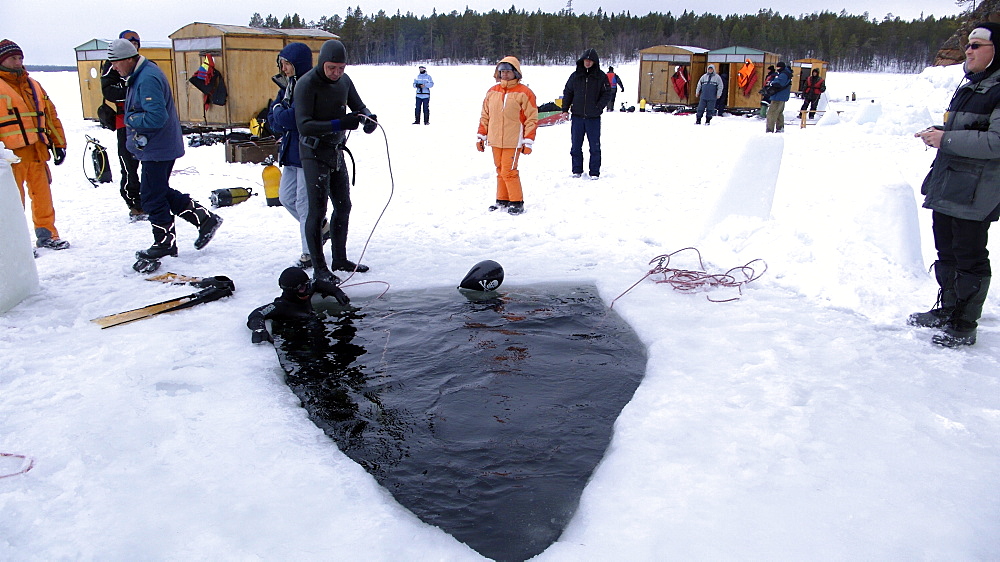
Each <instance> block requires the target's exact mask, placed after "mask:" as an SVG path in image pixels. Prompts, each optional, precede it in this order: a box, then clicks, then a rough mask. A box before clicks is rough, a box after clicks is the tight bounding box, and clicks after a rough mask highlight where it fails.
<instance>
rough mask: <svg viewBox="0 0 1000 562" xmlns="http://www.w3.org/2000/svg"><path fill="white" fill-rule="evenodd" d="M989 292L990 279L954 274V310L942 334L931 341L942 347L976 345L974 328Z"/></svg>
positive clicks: (960, 273) (976, 325)
mask: <svg viewBox="0 0 1000 562" xmlns="http://www.w3.org/2000/svg"><path fill="white" fill-rule="evenodd" d="M989 290H990V278H989V277H979V276H977V275H972V274H970V273H963V272H957V273H956V274H955V294H956V295H957V297H958V300H957V301H956V302H955V310H954V311H953V312H952V314H951V318H949V319H948V323H947V324H945V327H944V333H941V334H938V335H936V336H934V337H933V338H931V341H932V342H933V343H935V344H937V345H942V346H944V347H959V346H963V345H973V344H975V343H976V328H978V327H979V322H978V321H979V318H980V316H982V315H983V304H984V303H985V302H986V293H988V292H989Z"/></svg>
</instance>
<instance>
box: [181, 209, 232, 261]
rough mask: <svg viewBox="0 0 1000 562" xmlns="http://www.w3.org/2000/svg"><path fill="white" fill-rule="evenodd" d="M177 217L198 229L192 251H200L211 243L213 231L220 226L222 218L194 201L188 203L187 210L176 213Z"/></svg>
mask: <svg viewBox="0 0 1000 562" xmlns="http://www.w3.org/2000/svg"><path fill="white" fill-rule="evenodd" d="M177 216H178V217H180V218H182V219H184V220H186V221H188V222H189V223H191V224H193V225H194V226H195V228H197V229H198V239H197V240H195V241H194V249H195V250H200V249H202V248H204V247H205V246H206V245H208V243H209V242H211V241H212V237H213V236H215V231H217V230H219V226H221V225H222V217H220V216H219V215H217V214H215V213H213V212H212V211H209V210H208V209H206V208H205V207H202V206H201V205H199V204H198V202H197V201H195V200H194V199H192V200H191V202H190V203H188V207H187V209H184V210H183V211H181V212H179V213H177Z"/></svg>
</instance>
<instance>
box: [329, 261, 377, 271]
mask: <svg viewBox="0 0 1000 562" xmlns="http://www.w3.org/2000/svg"><path fill="white" fill-rule="evenodd" d="M330 269H332V270H334V271H347V272H349V273H353V272H355V271H357V272H358V273H367V272H368V270H369V269H370V268H369V267H368V266H367V265H365V264H363V263H354V262H352V261H351V260H348V259H343V260H333V261H331V262H330Z"/></svg>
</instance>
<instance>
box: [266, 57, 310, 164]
mask: <svg viewBox="0 0 1000 562" xmlns="http://www.w3.org/2000/svg"><path fill="white" fill-rule="evenodd" d="M278 56H280V57H281V58H283V59H285V60H287V61H288V62H290V63H292V66H294V67H295V79H296V81H298V80H299V79H300V78H302V77H303V76H304V75H305V73H307V72H309V71H310V70H312V66H313V64H312V50H310V49H309V46H308V45H306V44H305V43H289V44H287V45H285V48H283V49H281V52H280V53H279V54H278ZM286 87H287V86H281V87H279V88H278V96H277V97H275V98H274V100H275V101H274V103H273V104H272V105H271V111H270V113H268V115H267V123H268V125H270V126H271V130H272V131H273V132H274V133H275V134H277V135H281V148H280V149H279V150H278V163H279V164H281V165H282V166H297V167H302V160H301V159H300V158H299V131H298V128H297V127H296V123H295V104H294V103H292V104H290V105H286V104H284V103H282V102H283V100H284V99H285V89H286ZM294 92H295V87H294V86H293V87H292V93H293V94H294Z"/></svg>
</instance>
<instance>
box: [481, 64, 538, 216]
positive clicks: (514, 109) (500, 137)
mask: <svg viewBox="0 0 1000 562" xmlns="http://www.w3.org/2000/svg"><path fill="white" fill-rule="evenodd" d="M505 62H507V63H510V64H511V65H513V66H514V68H515V69H516V71H517V75H518V76H520V75H521V63H520V62H519V61H518V60H517V59H516V58H515V57H504V59H503V60H501V61H500V63H498V64H497V66H499V65H500V64H501V63H505ZM493 78H495V79H496V80H497V84H496V86H493V87H492V88H490V89H489V90H488V91H487V92H486V98H485V99H484V100H483V111H482V115H481V116H480V117H479V131H478V137H479V139H480V140H484V141H486V142H487V143H488V144H489V145H490V146H491V147H492V148H493V163H494V164H495V165H496V169H497V200H498V201H512V202H514V201H524V194H523V192H522V190H521V178H520V175H519V174H518V171H517V160H518V158H517V157H518V155H519V154H520V152H521V148H522V147H528V148H530V147H531V145H532V144H533V143H534V142H535V130H536V129H537V128H538V102H536V101H535V94H534V92H532V91H531V89H530V88H528V87H527V86H525V85H523V84H521V80H520V79H519V78H515V79H513V80H500V71H499V70H497V71H495V72H494V74H493Z"/></svg>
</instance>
